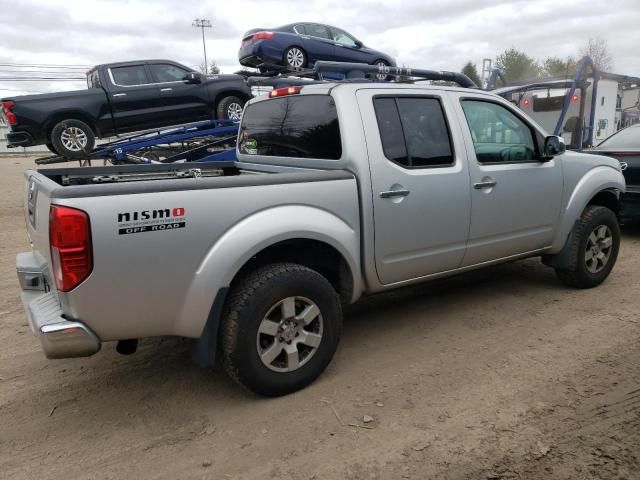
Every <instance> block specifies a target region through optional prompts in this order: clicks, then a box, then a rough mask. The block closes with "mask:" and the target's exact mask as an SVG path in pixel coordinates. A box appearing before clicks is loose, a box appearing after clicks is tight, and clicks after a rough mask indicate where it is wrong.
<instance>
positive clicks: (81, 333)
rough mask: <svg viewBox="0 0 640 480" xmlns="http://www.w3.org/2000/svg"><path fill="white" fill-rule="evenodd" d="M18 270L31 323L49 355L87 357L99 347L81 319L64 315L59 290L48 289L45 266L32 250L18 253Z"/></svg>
mask: <svg viewBox="0 0 640 480" xmlns="http://www.w3.org/2000/svg"><path fill="white" fill-rule="evenodd" d="M16 269H17V273H18V280H19V281H20V288H21V292H20V297H21V298H22V304H23V306H24V309H25V312H26V313H27V317H28V319H29V325H30V326H31V330H32V332H33V333H34V335H35V336H36V337H38V338H39V340H40V343H41V344H42V349H43V350H44V354H45V355H46V356H47V358H71V357H88V356H90V355H93V354H94V353H97V352H98V351H99V350H100V339H99V338H98V336H97V335H96V334H95V333H93V332H92V331H91V329H90V328H89V327H87V326H86V325H84V324H83V323H82V322H76V321H70V320H67V319H66V318H64V316H63V312H62V309H61V308H60V301H59V300H58V294H57V293H56V292H46V291H45V288H46V282H45V269H46V265H43V264H41V263H39V262H38V259H37V258H36V256H35V254H33V253H32V252H24V253H19V254H18V256H17V257H16Z"/></svg>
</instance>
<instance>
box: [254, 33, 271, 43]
mask: <svg viewBox="0 0 640 480" xmlns="http://www.w3.org/2000/svg"><path fill="white" fill-rule="evenodd" d="M274 35H275V33H273V32H258V33H254V34H253V37H252V40H254V41H255V40H266V39H268V38H271V37H273V36H274Z"/></svg>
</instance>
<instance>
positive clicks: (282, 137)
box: [239, 95, 342, 160]
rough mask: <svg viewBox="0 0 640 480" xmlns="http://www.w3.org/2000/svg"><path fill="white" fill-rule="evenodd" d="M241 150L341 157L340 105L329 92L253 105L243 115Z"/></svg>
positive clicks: (298, 155) (332, 157)
mask: <svg viewBox="0 0 640 480" xmlns="http://www.w3.org/2000/svg"><path fill="white" fill-rule="evenodd" d="M240 132H241V133H240V145H239V149H240V153H244V154H248V155H267V156H274V157H296V158H317V159H325V160H338V159H339V158H340V157H341V156H342V144H341V142H340V127H339V125H338V112H337V111H336V105H335V102H334V101H333V98H331V97H330V96H328V95H292V96H287V97H281V98H274V99H272V100H265V101H262V102H257V103H253V104H251V105H249V106H248V107H247V108H246V109H245V111H244V114H243V116H242V126H241V127H240Z"/></svg>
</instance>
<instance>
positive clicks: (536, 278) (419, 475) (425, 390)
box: [0, 157, 640, 480]
mask: <svg viewBox="0 0 640 480" xmlns="http://www.w3.org/2000/svg"><path fill="white" fill-rule="evenodd" d="M32 165H33V163H32V161H31V160H29V159H25V158H17V157H2V158H0V222H1V223H0V292H1V293H0V322H1V323H0V325H1V327H2V328H0V477H1V478H7V479H9V478H10V479H12V480H18V479H60V480H68V479H123V478H144V479H147V478H153V479H156V478H157V479H178V478H179V479H223V480H228V479H265V478H292V479H303V480H311V479H317V480H320V479H353V480H355V479H396V478H398V479H404V478H408V479H421V480H422V479H469V480H472V479H473V480H476V479H527V480H528V479H585V480H586V479H589V480H591V479H606V480H612V479H615V480H622V479H629V480H630V479H640V343H639V340H640V315H638V312H640V295H639V292H640V255H639V253H640V229H638V228H636V229H625V232H624V239H623V246H622V251H621V254H620V257H619V259H618V264H617V266H616V268H615V270H614V271H613V273H612V275H611V277H610V278H609V280H608V281H607V282H606V283H605V284H604V285H603V286H601V287H600V288H597V289H595V290H589V291H576V290H571V289H568V288H565V287H564V286H562V285H561V284H560V283H559V282H558V281H557V280H556V278H555V276H554V273H553V271H552V270H550V269H548V268H546V267H544V266H543V265H542V264H541V263H540V262H539V261H538V260H527V261H521V262H517V263H513V264H508V265H502V266H498V267H494V268H490V269H488V270H484V271H478V272H473V273H470V274H466V275H462V276H459V277H456V278H452V279H448V280H444V281H440V282H437V283H432V284H427V285H422V286H419V287H413V288H407V289H403V290H401V291H397V292H393V293H390V294H387V295H383V296H379V297H375V298H372V299H369V300H367V301H366V302H364V303H362V304H359V305H357V306H356V307H353V308H350V309H348V310H347V313H346V319H345V329H344V337H343V340H342V342H341V345H340V347H339V350H338V353H337V355H336V357H335V358H334V360H333V362H332V364H331V365H330V367H329V369H328V370H327V371H326V372H325V373H324V374H323V375H322V376H321V377H320V379H319V380H318V381H316V382H315V383H314V384H313V385H312V386H310V387H309V388H307V389H305V390H303V391H301V392H298V393H295V394H293V395H289V396H287V397H284V398H277V399H264V398H257V397H254V396H251V395H249V394H247V393H246V392H244V391H243V390H241V389H240V388H238V387H237V386H235V384H233V383H232V382H231V381H230V380H228V379H227V378H226V376H225V375H224V374H223V373H222V372H221V371H219V370H216V371H209V370H205V369H200V368H198V367H197V366H195V365H194V364H193V363H192V362H191V360H190V351H191V348H192V346H193V343H192V342H191V341H187V340H182V339H175V338H163V339H150V340H145V341H143V342H141V347H140V349H139V350H138V352H137V353H136V354H135V355H132V356H129V357H123V356H120V355H118V354H117V353H116V352H115V348H114V347H115V346H114V345H112V344H108V345H105V346H104V347H103V350H102V351H101V352H100V353H99V354H97V355H95V356H94V357H91V358H87V359H74V360H58V361H49V360H46V359H45V357H44V355H43V354H42V352H41V349H40V345H39V343H38V341H37V340H36V339H35V338H34V337H33V336H32V334H31V332H30V330H29V327H28V326H27V325H26V320H25V315H24V312H23V309H22V305H21V304H20V301H19V298H18V284H17V279H16V276H15V270H14V268H15V260H14V256H15V254H16V253H17V252H20V251H24V250H26V249H28V243H27V238H26V234H25V230H24V219H23V215H22V189H23V180H22V172H23V171H24V170H25V168H27V167H30V166H32ZM364 416H370V417H371V418H372V419H373V420H372V421H370V422H368V423H364ZM367 420H370V419H367ZM348 424H357V425H361V426H364V427H367V428H362V427H354V426H349V425H348Z"/></svg>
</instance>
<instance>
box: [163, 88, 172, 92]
mask: <svg viewBox="0 0 640 480" xmlns="http://www.w3.org/2000/svg"><path fill="white" fill-rule="evenodd" d="M172 90H173V88H161V89H160V91H161V92H171V91H172Z"/></svg>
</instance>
